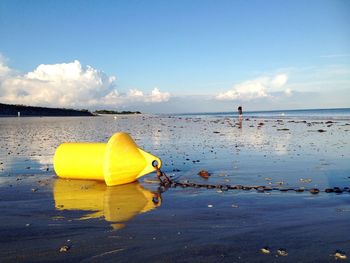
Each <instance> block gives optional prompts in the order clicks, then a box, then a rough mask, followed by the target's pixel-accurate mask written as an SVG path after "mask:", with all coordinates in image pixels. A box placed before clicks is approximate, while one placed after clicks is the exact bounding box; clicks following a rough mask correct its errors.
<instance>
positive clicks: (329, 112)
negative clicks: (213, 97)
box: [174, 108, 350, 120]
mask: <svg viewBox="0 0 350 263" xmlns="http://www.w3.org/2000/svg"><path fill="white" fill-rule="evenodd" d="M237 114H238V113H237V112H202V113H183V114H174V115H175V116H213V117H225V116H227V117H231V116H237ZM243 115H244V117H245V118H269V119H300V118H303V119H314V120H317V119H320V120H324V119H330V120H350V108H336V109H302V110H270V111H246V112H243Z"/></svg>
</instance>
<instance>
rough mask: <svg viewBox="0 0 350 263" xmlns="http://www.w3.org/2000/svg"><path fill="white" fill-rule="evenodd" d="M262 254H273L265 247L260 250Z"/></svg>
mask: <svg viewBox="0 0 350 263" xmlns="http://www.w3.org/2000/svg"><path fill="white" fill-rule="evenodd" d="M260 252H261V253H263V254H270V253H271V251H270V248H269V247H263V248H261V249H260Z"/></svg>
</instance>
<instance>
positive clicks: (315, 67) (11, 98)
mask: <svg viewBox="0 0 350 263" xmlns="http://www.w3.org/2000/svg"><path fill="white" fill-rule="evenodd" d="M0 39H1V40H0V54H1V58H0V63H1V64H0V102H6V103H23V104H29V103H30V104H33V105H45V106H72V107H81V106H87V107H88V108H90V109H95V108H118V109H119V108H122V109H131V110H142V111H146V112H184V111H186V112H199V111H232V110H234V109H236V106H237V105H239V104H242V105H244V108H245V109H248V110H270V109H293V108H324V107H327V108H329V107H350V86H349V85H350V1H346V0H344V1H339V0H328V1H325V0H317V1H312V0H310V1H297V0H295V1H281V0H279V1H260V0H256V1H253V0H251V1H249V0H242V1H233V0H231V1H212V0H201V1H188V0H187V1H132V0H131V1H39V0H38V1H28V0H27V1H14V0H11V1H6V0H2V1H1V2H0ZM1 65H2V66H1ZM40 65H41V67H40ZM57 98H60V100H58V99H57Z"/></svg>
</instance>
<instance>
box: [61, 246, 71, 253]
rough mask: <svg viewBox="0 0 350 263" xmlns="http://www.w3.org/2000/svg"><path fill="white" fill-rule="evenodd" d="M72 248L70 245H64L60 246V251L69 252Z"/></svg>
mask: <svg viewBox="0 0 350 263" xmlns="http://www.w3.org/2000/svg"><path fill="white" fill-rule="evenodd" d="M69 249H70V246H67V245H64V246H62V247H61V248H60V252H67V251H68V250H69Z"/></svg>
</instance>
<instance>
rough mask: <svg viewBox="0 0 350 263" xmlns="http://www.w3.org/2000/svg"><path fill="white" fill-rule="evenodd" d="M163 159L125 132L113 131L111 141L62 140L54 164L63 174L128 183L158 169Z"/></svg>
mask: <svg viewBox="0 0 350 263" xmlns="http://www.w3.org/2000/svg"><path fill="white" fill-rule="evenodd" d="M155 161H156V162H157V163H158V166H159V167H160V166H161V160H160V159H159V158H158V157H156V156H153V155H152V154H150V153H147V152H145V151H143V150H141V149H140V148H138V146H137V145H136V143H135V142H134V141H133V139H132V138H131V137H130V136H129V135H128V134H126V133H123V132H118V133H116V134H114V135H113V136H112V137H111V138H110V139H109V141H108V143H107V144H106V143H63V144H61V145H60V146H59V147H58V148H57V149H56V152H55V156H54V159H53V165H54V169H55V172H56V174H57V175H58V176H59V177H62V178H71V179H91V180H103V181H105V182H106V184H107V185H108V186H113V185H120V184H127V183H131V182H134V181H136V180H137V178H139V177H141V176H143V175H145V174H148V173H150V172H153V171H155V168H154V166H153V163H154V162H155Z"/></svg>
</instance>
